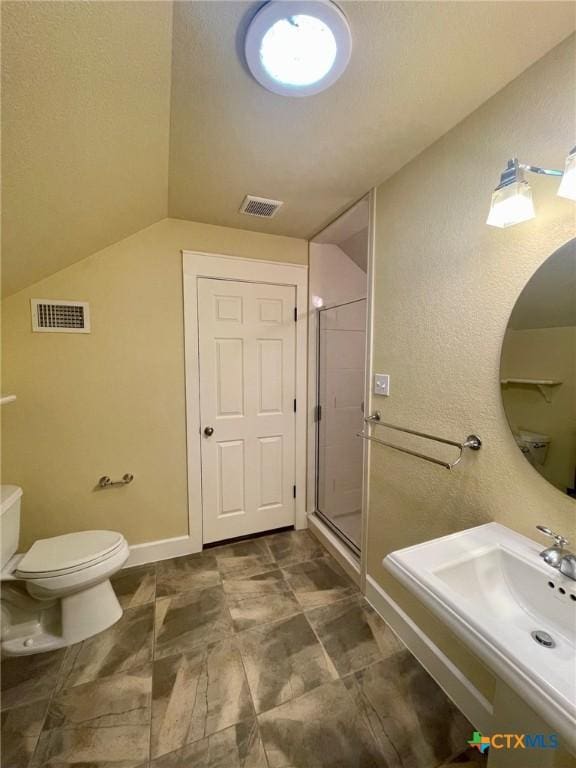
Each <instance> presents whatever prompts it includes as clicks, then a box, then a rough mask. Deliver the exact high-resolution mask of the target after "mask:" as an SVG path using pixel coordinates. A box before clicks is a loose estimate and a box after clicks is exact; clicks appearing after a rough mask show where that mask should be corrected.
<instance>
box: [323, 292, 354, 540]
mask: <svg viewBox="0 0 576 768" xmlns="http://www.w3.org/2000/svg"><path fill="white" fill-rule="evenodd" d="M317 321H318V326H317V327H318V337H317V386H318V389H317V407H316V412H317V430H316V451H317V456H316V459H317V461H316V512H317V514H318V515H319V516H320V518H321V519H322V520H323V521H324V522H325V523H326V524H327V525H328V526H329V527H330V528H331V529H332V530H333V531H334V532H335V533H337V534H338V535H339V536H340V538H341V539H342V540H343V541H344V542H345V543H346V544H348V546H349V547H350V548H351V549H352V550H353V551H354V552H355V553H356V554H357V555H359V554H360V546H361V533H362V483H363V445H362V443H363V441H362V440H360V439H359V438H358V437H357V434H358V432H360V431H361V430H362V427H363V417H364V403H363V399H364V386H365V369H366V299H358V300H355V301H349V302H346V303H343V304H338V305H332V306H330V307H326V308H322V309H320V310H318V316H317Z"/></svg>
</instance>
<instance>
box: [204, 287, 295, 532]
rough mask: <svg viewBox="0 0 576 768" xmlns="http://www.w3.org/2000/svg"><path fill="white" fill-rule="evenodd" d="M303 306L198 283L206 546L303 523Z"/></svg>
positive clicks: (273, 295) (286, 294)
mask: <svg viewBox="0 0 576 768" xmlns="http://www.w3.org/2000/svg"><path fill="white" fill-rule="evenodd" d="M295 300H296V295H295V288H294V287H293V286H285V285H269V284H266V283H248V282H236V281H232V280H214V279H208V278H200V279H199V280H198V351H199V376H200V387H199V389H200V416H201V418H200V430H201V446H202V451H201V454H202V507H203V509H202V514H203V540H204V543H209V542H214V541H221V540H224V539H229V538H234V537H236V536H245V535H248V534H252V533H257V532H260V531H266V530H271V529H274V528H280V527H282V526H288V525H293V524H294V517H295V504H294V498H293V489H294V485H295V397H296V395H295V391H296V389H295V388H296V323H295V321H294V307H295Z"/></svg>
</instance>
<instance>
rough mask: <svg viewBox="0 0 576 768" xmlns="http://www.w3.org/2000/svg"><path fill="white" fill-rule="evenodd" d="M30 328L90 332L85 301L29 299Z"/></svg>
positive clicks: (88, 311)
mask: <svg viewBox="0 0 576 768" xmlns="http://www.w3.org/2000/svg"><path fill="white" fill-rule="evenodd" d="M30 303H31V309H32V330H33V331H40V332H42V333H90V306H89V305H88V302H87V301H60V300H59V299H31V300H30Z"/></svg>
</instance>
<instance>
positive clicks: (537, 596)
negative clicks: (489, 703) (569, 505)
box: [384, 523, 576, 752]
mask: <svg viewBox="0 0 576 768" xmlns="http://www.w3.org/2000/svg"><path fill="white" fill-rule="evenodd" d="M542 549H544V545H542V544H538V543H537V542H534V541H532V540H531V539H528V538H526V537H525V536H521V535H520V534H518V533H515V532H514V531H511V530H510V529H509V528H506V527H505V526H503V525H499V524H498V523H488V524H487V525H481V526H478V527H477V528H470V529H468V530H466V531H461V532H460V533H455V534H452V535H450V536H445V537H443V538H440V539H434V540H432V541H427V542H424V543H423V544H418V545H417V546H414V547H408V548H407V549H401V550H398V551H397V552H392V553H391V554H390V555H388V556H387V557H386V558H385V559H384V567H385V568H386V569H387V570H389V571H390V572H391V573H393V574H394V576H396V578H398V579H399V580H400V581H401V582H402V583H403V584H404V585H405V586H406V587H407V588H408V589H409V590H411V591H412V592H413V593H414V594H415V595H416V596H417V597H418V598H419V599H420V600H421V601H422V602H423V603H425V604H426V605H427V606H428V607H429V608H430V610H431V611H433V613H435V614H436V615H437V616H439V617H440V618H441V619H442V620H443V621H444V622H445V623H446V624H448V625H449V626H450V628H451V629H452V630H453V632H454V633H455V634H456V635H458V636H459V637H460V638H461V639H462V640H463V641H464V642H465V643H466V644H467V645H468V646H470V648H471V649H472V650H473V651H474V652H475V653H476V654H477V655H478V656H479V657H480V658H481V659H482V660H483V661H484V663H485V664H486V665H487V666H488V667H490V668H491V669H492V670H493V671H494V672H495V673H496V674H497V675H498V676H499V677H501V678H502V679H503V680H504V681H505V682H506V683H507V684H508V685H509V686H510V688H511V689H512V690H513V691H515V692H516V693H517V694H518V695H519V696H520V697H521V698H522V700H523V701H525V702H526V703H527V704H528V705H529V706H530V707H531V708H532V709H533V710H534V711H535V712H536V713H538V715H540V716H541V717H542V719H543V720H544V721H545V722H546V723H548V724H549V725H550V730H551V732H556V733H557V734H558V735H559V736H560V739H561V742H563V744H564V745H565V746H566V747H567V748H568V749H569V750H570V751H572V752H576V581H573V580H571V579H568V578H567V577H565V576H563V575H562V574H560V573H559V572H558V571H556V570H555V569H553V568H551V567H550V566H548V565H546V563H545V562H544V561H543V560H542V558H541V557H539V553H540V551H541V550H542ZM533 633H540V634H539V635H537V636H536V637H535V636H534V634H533ZM548 637H549V638H551V642H552V645H551V646H550V647H548V646H547V643H548V642H549V640H548ZM538 638H539V639H538ZM543 642H544V644H542V643H543Z"/></svg>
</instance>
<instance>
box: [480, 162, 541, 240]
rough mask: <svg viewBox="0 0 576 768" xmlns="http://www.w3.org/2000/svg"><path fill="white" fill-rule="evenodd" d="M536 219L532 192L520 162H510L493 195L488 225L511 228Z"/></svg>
mask: <svg viewBox="0 0 576 768" xmlns="http://www.w3.org/2000/svg"><path fill="white" fill-rule="evenodd" d="M533 218H534V204H533V203H532V190H531V189H530V185H529V184H528V182H526V181H524V175H523V173H522V169H521V168H520V166H519V164H518V160H516V159H514V160H509V161H508V165H507V167H506V170H505V171H504V173H503V174H502V175H501V176H500V184H499V185H498V186H497V187H496V189H495V190H494V192H493V193H492V204H491V206H490V213H489V214H488V218H487V219H486V224H489V225H490V226H491V227H501V228H504V227H510V226H512V225H513V224H520V222H522V221H528V220H529V219H533Z"/></svg>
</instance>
